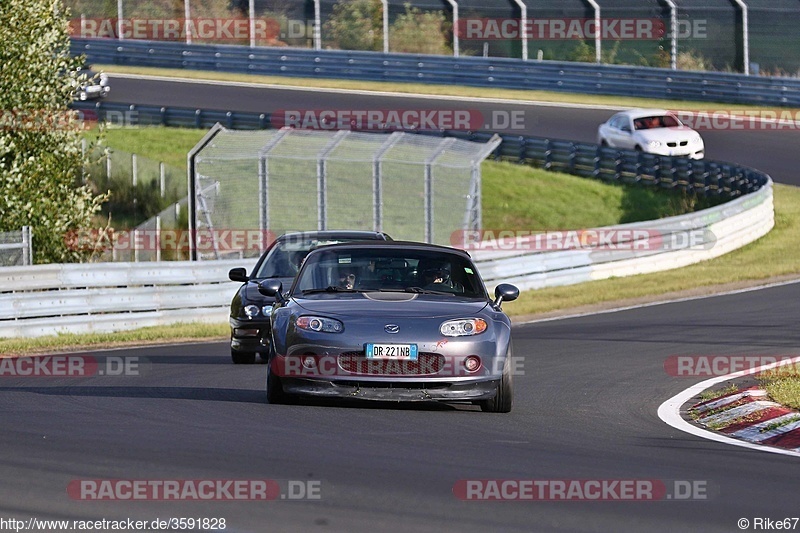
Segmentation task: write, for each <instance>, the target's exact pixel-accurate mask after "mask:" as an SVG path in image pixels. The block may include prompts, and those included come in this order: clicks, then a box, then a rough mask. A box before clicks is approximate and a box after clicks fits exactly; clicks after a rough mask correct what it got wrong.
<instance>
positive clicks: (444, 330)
mask: <svg viewBox="0 0 800 533" xmlns="http://www.w3.org/2000/svg"><path fill="white" fill-rule="evenodd" d="M486 327H487V326H486V321H485V320H483V319H482V318H464V319H459V320H448V321H447V322H445V323H443V324H442V325H441V326H440V327H439V332H440V333H441V334H442V335H444V336H445V337H464V336H467V335H478V334H480V333H483V332H484V331H486Z"/></svg>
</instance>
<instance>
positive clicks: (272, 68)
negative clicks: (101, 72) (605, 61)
mask: <svg viewBox="0 0 800 533" xmlns="http://www.w3.org/2000/svg"><path fill="white" fill-rule="evenodd" d="M72 52H73V53H74V54H81V53H84V54H86V56H87V59H88V61H89V62H91V63H102V64H109V65H130V66H147V67H163V68H172V69H187V70H215V71H224V72H239V73H247V74H262V75H277V76H294V77H304V78H340V79H350V80H367V81H390V82H414V83H435V84H445V85H471V86H476V87H496V88H502V89H522V90H547V91H561V92H577V93H586V94H604V95H617V96H639V97H649V98H661V99H670V100H697V101H708V102H729V103H737V104H756V105H769V106H800V79H794V78H773V77H759V76H745V75H742V74H733V73H724V72H692V71H681V70H670V69H661V68H651V67H630V66H620V65H597V64H593V63H574V62H557V61H522V60H519V59H509V58H484V57H458V58H455V57H449V56H433V55H414V54H384V53H377V52H357V51H339V50H307V49H302V48H266V47H257V48H249V47H246V46H232V45H187V44H185V43H174V42H160V41H138V40H124V41H117V40H112V39H72Z"/></svg>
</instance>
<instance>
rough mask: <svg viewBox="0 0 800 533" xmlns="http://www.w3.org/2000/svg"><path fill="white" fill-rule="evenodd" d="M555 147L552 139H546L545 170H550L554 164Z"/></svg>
mask: <svg viewBox="0 0 800 533" xmlns="http://www.w3.org/2000/svg"><path fill="white" fill-rule="evenodd" d="M552 155H553V148H552V143H551V142H550V139H548V140H546V141H545V149H544V168H545V170H550V167H551V166H553V157H552Z"/></svg>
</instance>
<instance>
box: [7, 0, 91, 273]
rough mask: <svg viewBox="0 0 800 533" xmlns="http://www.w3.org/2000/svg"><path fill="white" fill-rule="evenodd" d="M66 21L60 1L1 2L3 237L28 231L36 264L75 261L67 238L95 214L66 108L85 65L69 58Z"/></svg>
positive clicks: (85, 226)
mask: <svg viewBox="0 0 800 533" xmlns="http://www.w3.org/2000/svg"><path fill="white" fill-rule="evenodd" d="M68 19H69V14H68V13H67V12H66V11H64V10H63V8H62V6H61V2H60V1H57V0H3V1H2V2H0V38H1V39H2V42H3V46H2V47H0V63H1V64H2V65H3V75H2V77H0V110H2V111H1V112H2V128H0V190H1V191H2V195H1V196H0V231H13V230H19V229H20V228H21V227H22V226H24V225H27V226H31V227H32V232H33V249H34V258H35V261H36V262H38V263H48V262H68V261H76V260H80V259H81V258H82V257H83V256H84V255H83V254H84V253H83V252H81V251H78V250H74V249H70V246H69V245H68V243H67V242H66V241H67V239H66V236H67V235H69V234H70V233H71V232H74V231H80V230H84V229H89V228H90V227H91V225H92V217H93V215H94V214H95V213H97V212H98V211H99V209H100V204H101V202H102V201H103V200H104V199H105V198H104V197H103V196H97V195H96V194H95V192H94V191H93V190H92V188H91V186H90V183H87V184H83V183H82V180H83V179H84V175H83V172H82V169H83V166H84V163H85V157H84V155H83V153H82V150H81V140H80V136H79V133H78V131H77V130H78V128H77V125H78V124H77V122H76V121H75V120H73V119H71V118H70V117H73V115H72V114H71V113H70V112H69V111H68V105H69V103H70V102H71V101H72V98H73V95H74V92H75V90H76V89H77V87H78V86H79V85H80V83H81V81H82V80H81V79H80V77H79V75H78V70H79V68H80V66H81V64H82V62H83V59H82V58H75V57H71V56H70V54H69V34H68Z"/></svg>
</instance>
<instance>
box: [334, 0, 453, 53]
mask: <svg viewBox="0 0 800 533" xmlns="http://www.w3.org/2000/svg"><path fill="white" fill-rule="evenodd" d="M323 34H324V37H325V42H326V46H329V47H332V48H338V49H341V50H368V51H373V52H376V51H381V50H383V7H382V4H381V1H380V0H352V1H340V2H338V3H337V4H336V5H334V6H333V14H332V15H331V17H330V18H329V19H328V21H327V22H325V24H324V25H323ZM451 35H452V24H451V23H450V22H449V21H448V20H447V18H446V17H445V15H444V12H442V11H421V10H420V9H418V8H415V7H411V5H410V4H406V5H405V12H404V13H402V14H400V15H398V16H397V18H396V19H395V21H394V22H393V23H392V25H391V26H390V28H389V49H390V50H391V51H392V52H405V53H413V54H442V55H451V54H452V53H453V50H452V48H451V47H450V44H449V42H450V36H451Z"/></svg>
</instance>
